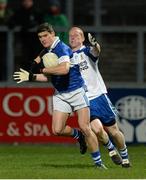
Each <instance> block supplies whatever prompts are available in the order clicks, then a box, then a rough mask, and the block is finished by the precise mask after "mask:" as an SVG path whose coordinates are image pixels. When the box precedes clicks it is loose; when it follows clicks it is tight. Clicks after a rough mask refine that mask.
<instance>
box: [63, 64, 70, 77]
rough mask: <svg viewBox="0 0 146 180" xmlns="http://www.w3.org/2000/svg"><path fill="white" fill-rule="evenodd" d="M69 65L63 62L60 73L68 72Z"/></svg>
mask: <svg viewBox="0 0 146 180" xmlns="http://www.w3.org/2000/svg"><path fill="white" fill-rule="evenodd" d="M69 69H70V65H69V63H64V64H63V66H62V75H66V74H68V73H69Z"/></svg>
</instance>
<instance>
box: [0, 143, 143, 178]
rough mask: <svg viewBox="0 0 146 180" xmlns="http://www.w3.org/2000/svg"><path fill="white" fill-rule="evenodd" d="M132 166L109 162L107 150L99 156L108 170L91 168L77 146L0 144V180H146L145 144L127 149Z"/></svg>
mask: <svg viewBox="0 0 146 180" xmlns="http://www.w3.org/2000/svg"><path fill="white" fill-rule="evenodd" d="M128 150H129V155H130V160H131V163H132V167H131V168H128V169H125V168H122V167H121V166H117V165H115V164H113V163H112V161H111V159H110V158H109V156H108V153H107V150H106V149H105V148H104V147H102V146H101V155H102V159H103V161H104V163H105V164H106V166H107V167H108V170H100V169H97V168H95V167H94V166H93V162H92V159H91V157H90V154H89V153H86V154H85V155H81V154H80V153H79V148H78V146H77V145H54V144H48V145H17V146H14V145H0V178H1V179H146V145H138V146H133V145H131V146H128Z"/></svg>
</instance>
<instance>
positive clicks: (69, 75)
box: [13, 23, 106, 169]
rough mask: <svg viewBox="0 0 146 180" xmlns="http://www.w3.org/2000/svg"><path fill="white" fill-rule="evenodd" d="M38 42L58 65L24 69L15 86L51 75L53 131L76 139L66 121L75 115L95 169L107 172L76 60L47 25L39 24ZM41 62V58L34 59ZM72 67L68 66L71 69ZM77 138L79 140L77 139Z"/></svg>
mask: <svg viewBox="0 0 146 180" xmlns="http://www.w3.org/2000/svg"><path fill="white" fill-rule="evenodd" d="M37 34H38V37H39V40H40V42H41V44H42V45H43V47H44V48H47V49H48V51H49V52H53V53H55V54H56V55H57V56H58V61H59V65H57V66H55V67H47V68H46V67H44V68H42V70H41V73H40V74H32V73H30V72H27V71H25V70H23V69H20V71H19V72H15V73H14V75H13V76H14V80H16V81H17V83H21V82H23V81H46V82H47V81H48V78H47V76H48V74H49V75H51V78H52V83H53V85H54V88H55V90H56V91H55V94H54V96H53V117H52V131H53V133H54V134H55V135H58V136H71V135H72V136H73V137H78V136H79V131H78V130H77V129H72V128H71V127H69V126H66V121H67V119H68V117H69V114H70V113H71V112H72V111H76V112H77V114H78V124H79V127H80V129H81V131H82V132H83V134H84V136H85V138H86V141H87V143H88V147H89V150H90V152H91V155H92V159H93V161H94V164H95V165H96V167H99V168H103V169H106V167H105V166H104V164H103V163H102V161H101V157H100V153H99V149H98V141H97V138H96V135H95V134H94V133H93V131H92V130H91V127H90V118H89V116H90V115H89V114H90V113H89V107H88V106H89V102H88V98H87V96H86V93H85V90H84V88H83V86H84V81H83V79H82V77H81V74H80V71H79V65H78V59H77V57H76V58H73V53H72V50H71V49H70V48H69V46H67V45H66V44H64V43H63V42H61V41H60V40H59V38H58V37H56V36H55V32H54V30H53V28H52V26H51V25H49V24H48V23H44V24H41V25H40V26H39V27H38V29H37ZM35 61H36V62H37V63H40V57H37V58H36V59H35ZM70 64H71V66H70ZM78 138H79V137H78Z"/></svg>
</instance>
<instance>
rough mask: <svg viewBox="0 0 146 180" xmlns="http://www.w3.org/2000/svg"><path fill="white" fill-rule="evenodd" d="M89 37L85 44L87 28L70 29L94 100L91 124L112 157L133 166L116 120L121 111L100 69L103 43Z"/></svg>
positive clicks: (82, 72)
mask: <svg viewBox="0 0 146 180" xmlns="http://www.w3.org/2000/svg"><path fill="white" fill-rule="evenodd" d="M88 39H89V42H90V44H91V46H84V45H83V43H84V40H85V37H84V33H83V30H82V29H80V28H78V27H73V28H71V29H70V31H69V43H70V46H71V48H72V50H73V52H74V55H75V56H76V55H78V56H80V57H78V64H79V66H80V72H81V74H82V77H83V79H84V81H85V84H86V86H87V93H86V94H87V97H88V98H89V101H90V124H91V127H92V130H93V131H94V132H95V134H96V135H97V137H98V139H99V140H101V141H102V142H103V144H104V145H105V146H106V147H107V148H108V150H109V155H110V157H111V158H112V160H113V161H114V162H115V163H116V164H121V165H122V167H130V162H129V159H128V151H127V148H126V144H125V138H124V135H123V134H122V132H121V131H120V130H119V128H118V125H117V122H116V118H117V117H118V116H117V111H116V110H115V108H114V107H113V105H112V103H111V102H110V100H109V98H108V96H107V89H106V86H105V84H104V81H103V79H102V77H101V74H100V72H99V69H98V64H97V63H98V58H99V54H100V45H99V44H98V43H97V41H96V39H95V38H94V37H92V35H91V34H88ZM101 123H102V124H103V125H104V126H105V127H106V129H107V130H108V132H109V134H110V135H111V136H112V137H113V140H114V142H115V144H116V146H117V148H118V150H119V153H120V155H121V158H122V159H121V158H120V157H119V156H118V153H117V151H116V149H115V147H114V145H113V144H112V142H111V141H110V139H109V137H108V135H107V133H106V132H105V131H104V129H103V127H102V124H101Z"/></svg>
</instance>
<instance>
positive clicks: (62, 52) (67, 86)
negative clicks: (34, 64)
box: [44, 37, 84, 92]
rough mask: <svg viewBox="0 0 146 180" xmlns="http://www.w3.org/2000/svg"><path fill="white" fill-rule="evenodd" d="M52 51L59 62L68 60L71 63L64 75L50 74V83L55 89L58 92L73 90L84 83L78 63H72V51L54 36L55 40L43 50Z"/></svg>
mask: <svg viewBox="0 0 146 180" xmlns="http://www.w3.org/2000/svg"><path fill="white" fill-rule="evenodd" d="M47 51H48V52H53V53H55V54H56V55H57V56H58V61H59V63H62V62H70V63H71V64H73V65H72V66H71V67H70V70H69V73H68V74H66V75H52V76H51V77H52V78H51V80H52V84H53V86H54V87H55V89H56V90H57V91H59V92H71V91H74V90H76V89H78V88H80V87H82V86H83V85H84V80H83V78H82V76H81V73H80V70H79V65H78V64H75V63H72V62H73V61H74V59H73V52H72V50H71V48H70V47H69V46H67V45H66V44H65V43H63V42H62V41H60V40H59V38H58V37H56V40H55V42H54V43H53V45H52V46H51V48H50V49H48V50H46V49H45V51H44V52H47Z"/></svg>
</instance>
